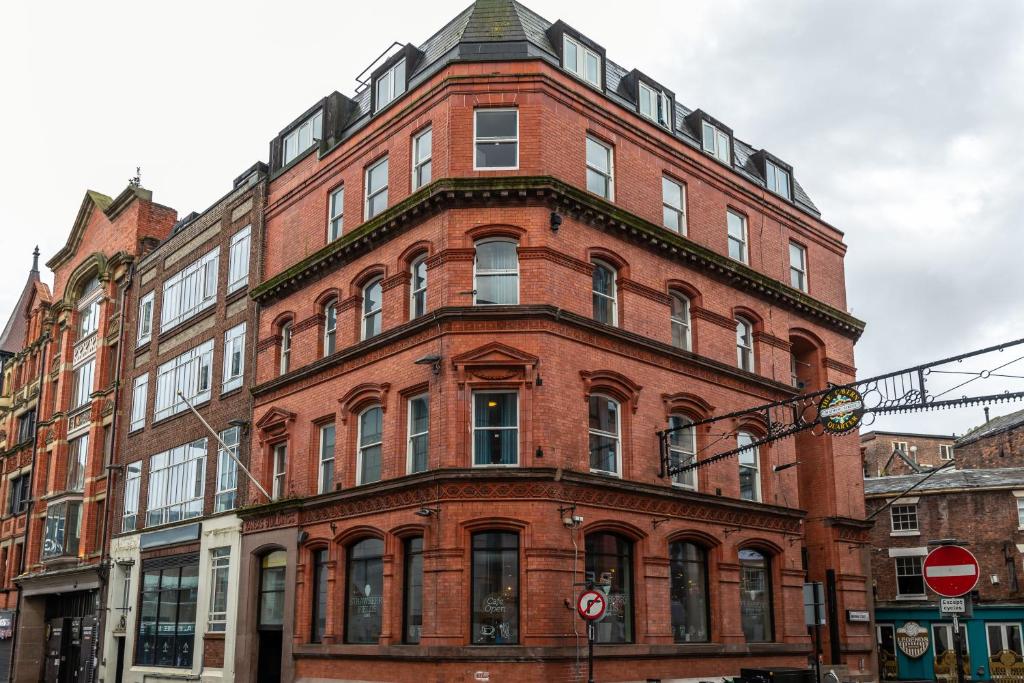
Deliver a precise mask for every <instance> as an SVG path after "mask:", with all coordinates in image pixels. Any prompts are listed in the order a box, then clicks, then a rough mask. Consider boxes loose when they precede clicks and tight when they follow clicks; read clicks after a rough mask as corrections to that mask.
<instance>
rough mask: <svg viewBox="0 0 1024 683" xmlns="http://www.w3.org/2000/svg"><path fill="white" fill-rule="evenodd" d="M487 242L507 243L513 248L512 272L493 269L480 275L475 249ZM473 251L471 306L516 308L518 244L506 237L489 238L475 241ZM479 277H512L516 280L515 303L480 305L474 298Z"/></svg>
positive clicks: (517, 293)
mask: <svg viewBox="0 0 1024 683" xmlns="http://www.w3.org/2000/svg"><path fill="white" fill-rule="evenodd" d="M488 242H507V243H509V244H511V245H512V246H513V247H515V250H516V267H515V270H514V271H513V270H511V269H509V268H497V269H494V270H485V271H483V272H482V273H481V270H480V267H479V265H478V263H477V262H478V253H477V247H478V246H479V245H481V244H487V243H488ZM473 250H474V253H473V305H474V306H518V305H519V243H518V242H517V241H515V240H513V239H509V238H507V237H490V238H486V239H481V240H477V241H476V242H475V243H474V244H473ZM481 275H483V276H484V277H492V276H510V275H514V276H515V278H516V298H515V301H512V302H509V303H500V304H491V303H487V304H482V303H480V302H478V301H477V299H476V297H477V292H478V291H479V289H480V287H479V285H478V282H479V281H478V279H477V278H479V277H480V276H481Z"/></svg>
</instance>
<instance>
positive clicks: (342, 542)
mask: <svg viewBox="0 0 1024 683" xmlns="http://www.w3.org/2000/svg"><path fill="white" fill-rule="evenodd" d="M367 538H376V539H377V540H379V541H384V544H385V546H387V534H385V533H384V532H383V531H382V530H381V529H380V528H378V527H375V526H371V525H369V524H359V525H356V526H354V527H349V528H348V529H342V530H341V531H339V532H338V533H336V534H335V535H334V538H332V539H331V543H333V544H334V545H335V546H337V547H343V548H348V547H349V546H350V545H352V544H353V543H358V542H359V541H362V540H364V539H367ZM386 549H387V548H386V547H385V550H386Z"/></svg>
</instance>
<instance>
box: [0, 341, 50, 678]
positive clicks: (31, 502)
mask: <svg viewBox="0 0 1024 683" xmlns="http://www.w3.org/2000/svg"><path fill="white" fill-rule="evenodd" d="M42 342H43V347H42V350H41V351H40V353H39V398H38V399H37V400H36V424H35V426H34V427H33V430H32V469H31V470H30V471H31V477H32V479H31V480H30V483H31V487H30V488H29V494H30V495H29V497H28V501H26V506H25V533H24V534H22V539H21V560H20V561H19V562H18V575H19V576H20V575H22V574H24V573H25V562H26V558H27V557H28V531H29V529H30V528H31V526H32V512H33V508H34V507H35V496H33V495H31V492H32V489H34V488H35V487H36V461H37V459H38V457H39V415H40V413H41V412H42V411H41V410H40V408H42V407H43V378H44V377H45V376H46V354H47V351H48V350H49V347H50V333H49V332H46V333H45V334H44V335H43V337H42ZM17 586H18V600H17V604H16V607H15V608H14V613H15V619H16V622H15V628H14V634H13V635H12V636H11V661H10V664H9V665H8V666H9V668H8V674H7V676H8V680H14V677H13V676H11V674H12V673H13V672H14V664H15V662H16V661H17V654H18V632H19V631H21V601H22V591H21V584H20V583H19V584H17Z"/></svg>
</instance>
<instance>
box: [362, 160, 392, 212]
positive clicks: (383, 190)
mask: <svg viewBox="0 0 1024 683" xmlns="http://www.w3.org/2000/svg"><path fill="white" fill-rule="evenodd" d="M381 165H383V166H384V167H385V169H386V170H385V172H384V186H383V187H379V188H377V189H376V190H374V191H373V192H372V193H371V192H370V174H371V173H373V172H374V171H375V170H376V169H377V168H378V167H379V166H381ZM390 175H391V168H390V167H389V166H388V157H387V156H385V157H384V158H382V159H378V160H377V161H375V162H374V163H372V164H370V165H369V166H367V167H366V170H365V171H364V172H363V176H364V179H363V197H365V200H364V202H363V216H365V220H370V219H371V218H374V217H376V216H379V215H381V214H382V213H384V212H385V211H387V209H388V202H389V199H388V186H389V185H390V177H389V176H390ZM380 195H384V208H382V209H381V210H380V211H378V212H377V213H370V201H371V200H373V199H376V198H377V197H379V196H380Z"/></svg>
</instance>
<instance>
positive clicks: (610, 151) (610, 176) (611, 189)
mask: <svg viewBox="0 0 1024 683" xmlns="http://www.w3.org/2000/svg"><path fill="white" fill-rule="evenodd" d="M590 142H592V143H594V144H595V145H597V146H599V147H601V148H602V149H603V150H604V151H605V153H606V156H607V160H608V171H607V172H606V171H603V170H601V169H600V168H597V167H596V166H594V165H592V163H591V161H590V145H589V144H586V143H590ZM584 144H585V159H586V164H585V169H586V188H587V192H589V193H590V194H592V195H595V196H597V197H601V198H602V199H604V200H606V201H609V202H614V201H615V148H614V147H613V146H612V145H610V144H608V143H607V142H604V141H603V140H601V139H600V138H597V137H594V136H593V135H590V134H589V133H588V134H587V136H586V142H585V143H584ZM591 172H593V173H595V174H597V175H599V176H601V177H602V178H604V180H605V183H606V188H607V190H608V193H607V194H601V193H600V192H594V191H593V190H591V189H590V173H591Z"/></svg>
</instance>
